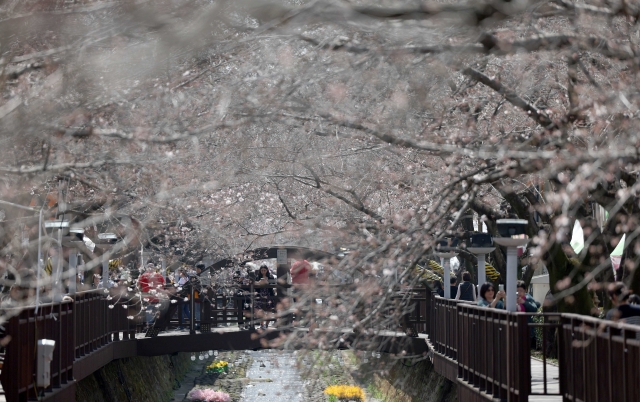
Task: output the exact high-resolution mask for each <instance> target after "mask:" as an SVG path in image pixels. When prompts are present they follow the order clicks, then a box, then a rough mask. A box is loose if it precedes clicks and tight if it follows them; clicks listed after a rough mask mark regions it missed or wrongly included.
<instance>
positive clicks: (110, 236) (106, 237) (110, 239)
mask: <svg viewBox="0 0 640 402" xmlns="http://www.w3.org/2000/svg"><path fill="white" fill-rule="evenodd" d="M98 239H100V240H102V241H101V242H100V246H101V248H103V249H104V252H103V254H102V255H103V257H102V278H100V281H101V282H102V288H103V289H107V288H108V287H109V259H108V258H106V257H105V255H106V252H107V251H108V250H109V249H111V247H113V245H114V244H116V242H117V241H118V236H117V235H115V234H114V233H99V234H98Z"/></svg>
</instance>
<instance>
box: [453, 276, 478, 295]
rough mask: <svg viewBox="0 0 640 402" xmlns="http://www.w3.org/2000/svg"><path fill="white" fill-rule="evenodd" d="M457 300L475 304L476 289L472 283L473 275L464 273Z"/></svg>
mask: <svg viewBox="0 0 640 402" xmlns="http://www.w3.org/2000/svg"><path fill="white" fill-rule="evenodd" d="M456 300H465V301H468V302H474V301H476V300H477V298H476V287H475V286H474V285H473V283H471V274H470V273H469V272H463V273H462V283H461V284H460V285H459V286H458V291H457V293H456Z"/></svg>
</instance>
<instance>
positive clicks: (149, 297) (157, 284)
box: [138, 263, 166, 325]
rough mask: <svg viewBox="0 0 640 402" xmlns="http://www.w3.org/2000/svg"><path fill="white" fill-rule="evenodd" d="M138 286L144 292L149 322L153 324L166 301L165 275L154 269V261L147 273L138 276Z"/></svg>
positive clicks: (143, 297)
mask: <svg viewBox="0 0 640 402" xmlns="http://www.w3.org/2000/svg"><path fill="white" fill-rule="evenodd" d="M138 287H139V289H140V291H141V292H142V300H143V305H144V306H145V311H146V319H147V324H148V325H152V324H153V322H154V321H155V319H156V317H157V315H158V312H159V311H160V310H161V304H162V302H165V301H166V297H164V296H165V293H164V277H163V276H162V274H160V273H159V272H157V271H156V270H155V269H154V266H153V264H152V263H149V264H148V265H147V270H146V271H145V273H144V274H142V275H140V278H138Z"/></svg>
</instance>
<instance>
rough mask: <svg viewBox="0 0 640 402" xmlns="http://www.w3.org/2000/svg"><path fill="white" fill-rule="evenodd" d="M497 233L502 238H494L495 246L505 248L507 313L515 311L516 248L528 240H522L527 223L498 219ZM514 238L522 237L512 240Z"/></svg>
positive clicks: (518, 220)
mask: <svg viewBox="0 0 640 402" xmlns="http://www.w3.org/2000/svg"><path fill="white" fill-rule="evenodd" d="M496 224H497V226H498V233H499V234H500V236H502V237H496V238H494V239H493V241H494V242H495V243H496V244H499V245H501V246H504V247H506V248H507V289H506V292H507V305H506V309H507V311H516V310H517V308H516V307H517V305H516V304H517V302H516V299H517V297H518V296H517V292H516V282H517V279H518V276H517V275H518V247H519V246H524V245H525V244H527V243H528V242H529V239H526V238H524V234H525V233H524V229H525V226H526V224H527V221H526V220H524V219H498V220H497V221H496ZM514 236H522V237H517V238H514Z"/></svg>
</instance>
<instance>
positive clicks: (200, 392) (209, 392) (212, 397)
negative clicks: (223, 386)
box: [187, 388, 231, 402]
mask: <svg viewBox="0 0 640 402" xmlns="http://www.w3.org/2000/svg"><path fill="white" fill-rule="evenodd" d="M187 399H188V400H190V401H194V402H195V401H198V402H231V396H229V394H227V393H226V392H222V391H214V390H213V389H211V388H196V389H192V390H191V391H190V392H189V394H188V395H187Z"/></svg>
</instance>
